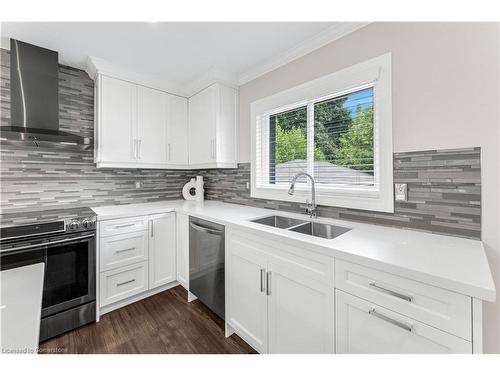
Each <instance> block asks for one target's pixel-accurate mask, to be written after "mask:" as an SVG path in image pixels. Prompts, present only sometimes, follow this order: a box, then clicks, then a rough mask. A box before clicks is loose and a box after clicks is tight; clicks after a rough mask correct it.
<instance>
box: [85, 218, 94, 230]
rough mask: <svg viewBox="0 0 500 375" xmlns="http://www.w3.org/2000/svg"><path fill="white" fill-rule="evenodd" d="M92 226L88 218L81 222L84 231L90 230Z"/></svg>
mask: <svg viewBox="0 0 500 375" xmlns="http://www.w3.org/2000/svg"><path fill="white" fill-rule="evenodd" d="M93 224H94V223H93V222H92V220H90V219H89V218H87V219H83V221H82V226H83V227H84V228H85V229H91V228H92V226H93Z"/></svg>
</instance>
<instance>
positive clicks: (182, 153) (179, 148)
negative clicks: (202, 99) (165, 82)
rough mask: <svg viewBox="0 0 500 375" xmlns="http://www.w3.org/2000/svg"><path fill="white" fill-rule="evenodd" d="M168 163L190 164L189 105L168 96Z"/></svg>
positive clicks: (172, 96)
mask: <svg viewBox="0 0 500 375" xmlns="http://www.w3.org/2000/svg"><path fill="white" fill-rule="evenodd" d="M167 163H168V164H176V165H187V164H188V103H187V99H186V98H182V97H180V96H176V95H170V94H167Z"/></svg>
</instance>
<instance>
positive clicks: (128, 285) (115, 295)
mask: <svg viewBox="0 0 500 375" xmlns="http://www.w3.org/2000/svg"><path fill="white" fill-rule="evenodd" d="M146 290H148V262H141V263H135V264H132V265H129V266H125V267H121V268H117V269H114V270H110V271H105V272H101V275H100V299H101V300H100V306H101V307H102V306H106V305H109V304H111V303H113V302H117V301H120V300H122V299H124V298H128V297H131V296H134V295H136V294H139V293H141V292H144V291H146Z"/></svg>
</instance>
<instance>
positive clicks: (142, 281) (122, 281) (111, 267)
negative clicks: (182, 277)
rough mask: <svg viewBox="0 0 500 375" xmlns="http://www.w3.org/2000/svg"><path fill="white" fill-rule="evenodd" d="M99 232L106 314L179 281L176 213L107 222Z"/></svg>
mask: <svg viewBox="0 0 500 375" xmlns="http://www.w3.org/2000/svg"><path fill="white" fill-rule="evenodd" d="M136 223H141V225H136ZM125 230H127V231H126V232H125ZM99 232H100V238H99V259H100V264H99V273H100V277H99V306H100V307H106V308H105V310H106V311H111V310H112V309H114V308H116V307H118V306H121V305H123V303H124V302H126V301H124V300H126V299H127V298H131V297H134V296H137V295H141V294H144V295H146V293H145V292H148V291H149V290H153V289H155V288H159V287H161V286H163V285H166V284H169V283H171V282H173V281H175V280H176V278H177V267H176V218H175V213H174V212H168V213H164V214H158V215H149V216H140V217H131V218H125V219H116V220H109V221H103V222H101V223H100V224H99ZM117 302H121V303H120V304H116V305H113V304H115V303H117Z"/></svg>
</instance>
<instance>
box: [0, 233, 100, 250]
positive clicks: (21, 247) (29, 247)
mask: <svg viewBox="0 0 500 375" xmlns="http://www.w3.org/2000/svg"><path fill="white" fill-rule="evenodd" d="M94 236H95V235H94V234H87V235H86V236H79V237H73V238H66V239H64V240H57V241H52V242H42V243H37V244H33V245H26V246H19V247H12V248H10V249H5V250H2V252H7V251H18V250H25V249H32V248H35V247H41V246H50V245H57V244H60V243H66V242H71V241H77V240H83V239H85V238H91V237H94Z"/></svg>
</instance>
